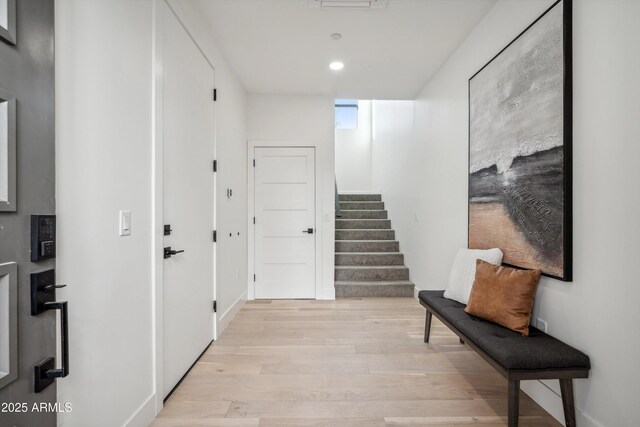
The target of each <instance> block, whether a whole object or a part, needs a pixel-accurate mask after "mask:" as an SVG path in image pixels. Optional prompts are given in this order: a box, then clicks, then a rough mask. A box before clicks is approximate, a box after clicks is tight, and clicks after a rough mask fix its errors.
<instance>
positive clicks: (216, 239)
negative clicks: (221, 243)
mask: <svg viewBox="0 0 640 427" xmlns="http://www.w3.org/2000/svg"><path fill="white" fill-rule="evenodd" d="M217 241H218V231H217V230H213V242H214V243H215V242H217Z"/></svg>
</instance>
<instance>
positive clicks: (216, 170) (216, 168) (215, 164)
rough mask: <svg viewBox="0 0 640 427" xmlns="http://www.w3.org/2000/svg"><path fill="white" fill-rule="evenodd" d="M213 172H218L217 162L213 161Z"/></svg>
mask: <svg viewBox="0 0 640 427" xmlns="http://www.w3.org/2000/svg"><path fill="white" fill-rule="evenodd" d="M213 171H214V172H218V161H217V160H214V161H213Z"/></svg>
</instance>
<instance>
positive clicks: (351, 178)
mask: <svg viewBox="0 0 640 427" xmlns="http://www.w3.org/2000/svg"><path fill="white" fill-rule="evenodd" d="M335 138H336V178H337V180H338V191H339V192H340V193H370V192H371V191H372V188H371V101H358V128H357V129H336V137H335Z"/></svg>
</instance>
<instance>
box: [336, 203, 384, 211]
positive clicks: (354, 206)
mask: <svg viewBox="0 0 640 427" xmlns="http://www.w3.org/2000/svg"><path fill="white" fill-rule="evenodd" d="M342 209H345V210H361V209H364V210H384V202H340V210H342Z"/></svg>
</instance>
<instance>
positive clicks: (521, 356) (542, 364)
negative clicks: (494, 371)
mask: <svg viewBox="0 0 640 427" xmlns="http://www.w3.org/2000/svg"><path fill="white" fill-rule="evenodd" d="M443 294H444V291H420V293H419V294H418V296H419V298H420V300H421V301H423V302H424V303H425V304H427V305H428V306H429V307H431V309H432V310H433V311H434V312H436V313H437V314H439V315H440V316H442V317H443V318H445V319H446V320H447V321H448V322H449V323H451V324H452V325H453V326H454V327H455V328H457V329H458V330H459V331H460V332H462V333H463V334H464V335H465V336H466V338H467V340H468V341H471V342H473V343H474V344H475V345H476V346H478V347H480V348H481V349H482V350H483V351H484V352H485V353H487V354H488V355H489V356H491V358H493V359H494V360H495V361H496V362H498V363H499V364H500V365H501V366H503V367H504V368H505V369H507V370H526V371H530V370H545V371H548V370H556V369H557V370H562V369H585V368H586V369H589V368H590V363H589V357H588V356H587V355H586V354H584V353H582V352H581V351H578V350H576V349H575V348H573V347H571V346H569V345H567V344H565V343H563V342H562V341H559V340H557V339H555V338H553V337H552V336H550V335H547V334H545V333H544V332H542V331H540V330H538V329H536V328H534V327H531V326H530V327H529V336H528V337H525V336H522V335H520V334H519V333H518V332H514V331H511V330H509V329H506V328H503V327H502V326H500V325H496V324H495V323H492V322H489V321H486V320H482V319H479V318H477V317H474V316H471V315H469V314H467V313H465V311H464V308H465V305H464V304H460V303H459V302H457V301H453V300H450V299H447V298H445V297H444V296H443Z"/></svg>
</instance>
